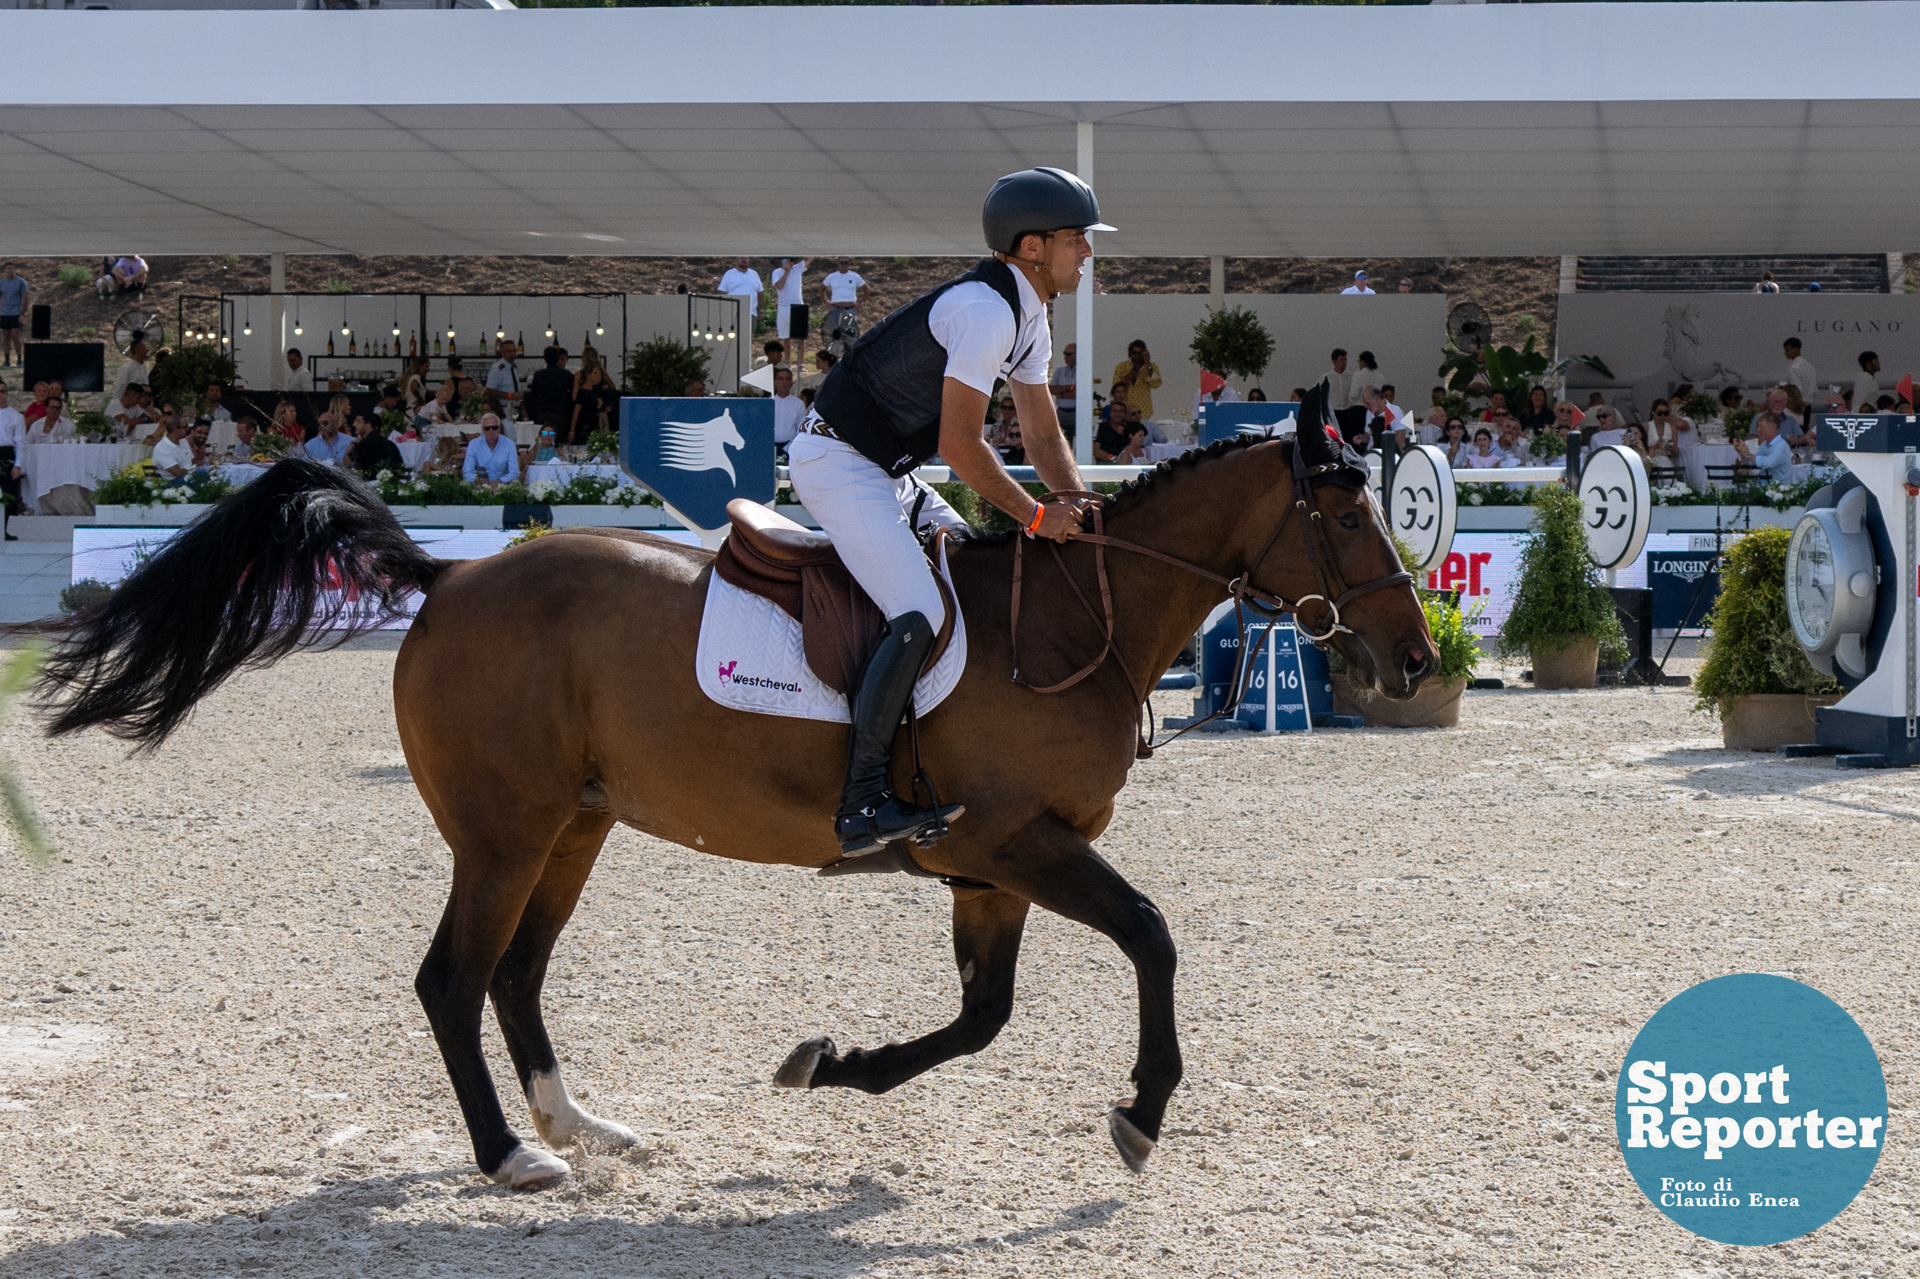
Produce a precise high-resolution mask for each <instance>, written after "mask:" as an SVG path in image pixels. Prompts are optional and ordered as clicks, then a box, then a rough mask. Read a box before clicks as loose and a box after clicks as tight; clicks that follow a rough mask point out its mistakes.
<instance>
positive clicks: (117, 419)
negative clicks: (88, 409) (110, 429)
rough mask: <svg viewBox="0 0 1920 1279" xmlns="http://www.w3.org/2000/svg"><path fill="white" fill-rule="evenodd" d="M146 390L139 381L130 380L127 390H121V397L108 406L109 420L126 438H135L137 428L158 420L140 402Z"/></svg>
mask: <svg viewBox="0 0 1920 1279" xmlns="http://www.w3.org/2000/svg"><path fill="white" fill-rule="evenodd" d="M145 390H146V388H145V387H143V386H141V385H140V384H139V383H138V382H129V383H127V388H126V390H124V391H122V392H120V398H119V399H118V400H115V401H112V402H110V403H109V404H108V406H107V420H108V421H110V422H112V423H113V424H114V425H115V426H116V427H118V428H119V430H120V434H121V435H122V436H123V437H125V438H128V439H131V438H133V434H134V431H135V430H136V429H138V428H139V427H141V426H143V425H145V424H146V423H148V422H152V421H154V420H156V419H155V418H154V417H153V415H152V414H150V413H148V412H147V410H146V407H145V406H144V405H142V404H141V403H140V401H141V399H142V394H141V393H142V392H143V391H145Z"/></svg>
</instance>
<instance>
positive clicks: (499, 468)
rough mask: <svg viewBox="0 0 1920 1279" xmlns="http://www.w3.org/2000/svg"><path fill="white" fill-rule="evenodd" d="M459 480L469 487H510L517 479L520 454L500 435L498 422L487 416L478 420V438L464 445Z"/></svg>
mask: <svg viewBox="0 0 1920 1279" xmlns="http://www.w3.org/2000/svg"><path fill="white" fill-rule="evenodd" d="M460 475H461V478H462V479H464V480H466V482H467V483H469V484H472V483H475V482H476V481H478V482H482V483H487V484H510V483H512V482H513V481H514V480H517V479H519V478H520V454H519V450H518V449H516V448H514V446H513V443H512V441H510V440H505V439H502V438H501V436H500V419H499V418H497V417H495V416H494V415H493V414H491V413H489V414H487V415H486V416H484V417H482V418H481V419H480V435H479V438H478V439H476V440H474V441H473V442H472V443H471V444H469V445H467V459H466V461H465V462H463V463H462V464H461V466H460Z"/></svg>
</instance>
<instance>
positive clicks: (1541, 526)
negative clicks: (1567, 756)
mask: <svg viewBox="0 0 1920 1279" xmlns="http://www.w3.org/2000/svg"><path fill="white" fill-rule="evenodd" d="M1531 504H1532V506H1533V524H1532V531H1533V537H1532V539H1531V540H1529V541H1528V543H1527V545H1526V549H1524V550H1523V551H1521V553H1520V580H1519V582H1518V583H1517V584H1516V585H1515V586H1514V590H1513V611H1512V612H1511V613H1509V614H1507V621H1506V624H1505V625H1504V626H1502V627H1501V628H1500V644H1499V648H1500V653H1501V655H1502V656H1503V657H1517V656H1520V655H1521V654H1526V655H1529V656H1531V657H1532V659H1533V683H1534V687H1536V688H1592V687H1593V685H1594V680H1595V676H1596V675H1597V674H1598V672H1599V666H1600V659H1601V657H1603V656H1604V657H1606V658H1607V659H1608V660H1609V661H1610V662H1614V663H1618V662H1624V661H1625V660H1626V657H1627V638H1626V636H1625V635H1624V634H1623V633H1622V632H1621V630H1620V619H1619V618H1618V617H1617V616H1615V614H1614V611H1613V596H1611V595H1609V594H1608V593H1607V589H1606V587H1605V586H1603V585H1601V581H1600V572H1599V570H1598V569H1596V568H1594V566H1593V561H1592V560H1590V559H1588V558H1587V534H1586V526H1585V520H1584V515H1583V512H1584V508H1583V507H1582V505H1581V502H1580V495H1579V494H1578V493H1575V492H1574V491H1573V490H1572V489H1569V488H1567V487H1566V486H1564V485H1561V484H1541V485H1539V486H1537V487H1536V488H1535V489H1534V492H1533V499H1532V503H1531Z"/></svg>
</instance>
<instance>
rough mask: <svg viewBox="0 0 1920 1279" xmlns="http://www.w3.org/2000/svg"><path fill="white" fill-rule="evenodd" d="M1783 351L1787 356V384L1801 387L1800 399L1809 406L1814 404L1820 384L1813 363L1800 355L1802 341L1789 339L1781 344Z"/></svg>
mask: <svg viewBox="0 0 1920 1279" xmlns="http://www.w3.org/2000/svg"><path fill="white" fill-rule="evenodd" d="M1781 349H1782V350H1783V351H1784V352H1785V353H1786V356H1787V376H1786V382H1787V384H1788V385H1789V386H1796V387H1799V388H1800V398H1801V399H1803V400H1805V401H1806V402H1807V403H1808V404H1811V403H1813V401H1814V397H1815V395H1816V394H1818V391H1819V384H1818V381H1817V380H1816V379H1815V377H1814V372H1813V364H1812V362H1811V361H1809V360H1808V359H1807V357H1806V356H1804V355H1802V354H1801V353H1800V339H1799V338H1788V339H1787V340H1786V341H1785V342H1784V343H1782V344H1781Z"/></svg>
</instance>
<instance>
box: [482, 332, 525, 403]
mask: <svg viewBox="0 0 1920 1279" xmlns="http://www.w3.org/2000/svg"><path fill="white" fill-rule="evenodd" d="M519 355H520V349H519V348H518V347H516V346H515V345H514V344H513V339H512V338H502V339H501V340H500V343H499V345H498V346H497V347H496V348H495V350H494V361H493V364H492V366H491V367H489V368H488V369H487V389H488V390H489V391H492V392H493V393H494V394H495V395H497V396H499V397H500V410H501V415H502V417H503V418H504V417H507V416H511V415H512V414H513V413H514V410H515V409H517V408H518V407H519V405H520V366H519V364H518V363H516V361H517V360H518V358H519Z"/></svg>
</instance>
